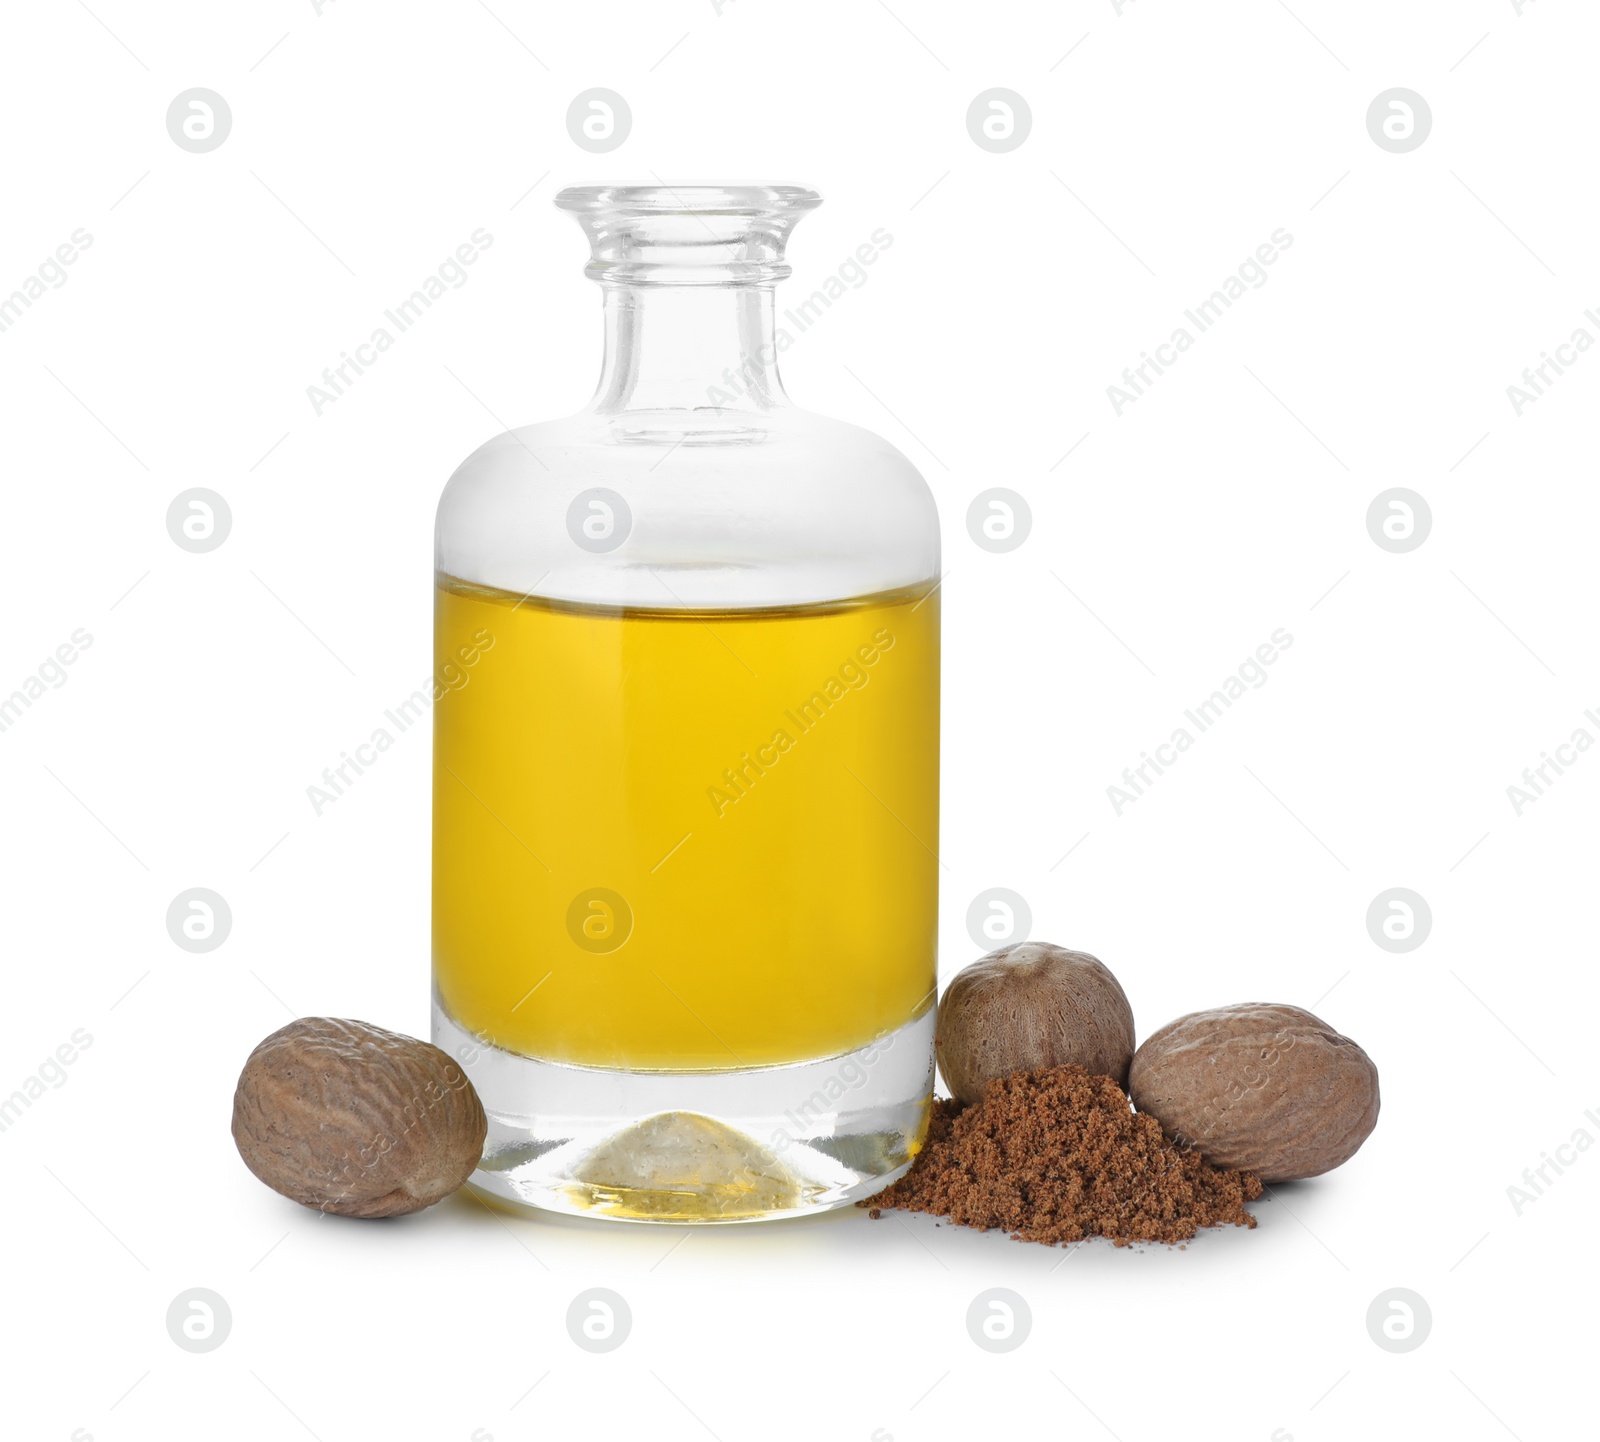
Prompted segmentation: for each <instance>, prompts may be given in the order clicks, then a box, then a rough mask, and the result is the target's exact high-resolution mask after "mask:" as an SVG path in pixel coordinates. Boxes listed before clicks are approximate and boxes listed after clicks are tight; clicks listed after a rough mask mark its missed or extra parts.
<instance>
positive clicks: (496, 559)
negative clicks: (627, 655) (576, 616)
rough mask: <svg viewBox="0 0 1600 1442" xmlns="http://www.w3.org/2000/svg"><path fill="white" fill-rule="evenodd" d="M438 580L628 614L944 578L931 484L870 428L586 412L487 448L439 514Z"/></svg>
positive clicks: (463, 469) (741, 604) (807, 416)
mask: <svg viewBox="0 0 1600 1442" xmlns="http://www.w3.org/2000/svg"><path fill="white" fill-rule="evenodd" d="M435 556H436V563H437V566H438V569H439V570H440V571H441V572H444V573H445V574H447V575H451V576H455V577H456V578H458V579H460V580H464V581H469V582H473V583H475V584H478V585H486V586H493V587H497V588H499V589H504V590H512V591H517V592H519V593H522V592H531V593H534V594H539V595H546V596H550V597H553V598H557V599H563V600H573V601H580V602H582V601H587V602H593V603H596V604H619V605H652V606H655V605H659V606H669V607H670V606H674V605H681V606H687V607H692V608H699V607H711V608H720V607H729V608H735V609H738V608H745V607H750V606H765V605H792V604H806V603H810V602H815V601H827V600H837V599H843V598H846V597H849V596H856V595H866V594H871V593H873V592H876V591H880V590H892V589H898V588H900V587H904V586H911V585H915V584H917V583H919V582H923V581H929V580H931V579H933V578H936V577H937V575H938V572H939V522H938V511H937V508H936V507H935V505H934V501H933V496H932V493H931V492H930V491H929V489H928V486H927V483H926V481H924V479H923V478H922V475H921V473H920V472H919V471H918V470H917V468H916V467H915V466H914V465H912V463H911V462H910V461H909V460H908V459H907V458H906V457H905V456H904V455H903V454H902V453H901V452H900V451H899V450H897V449H896V448H895V447H894V446H892V445H890V444H889V442H887V441H886V440H884V439H883V438H882V437H880V436H877V435H875V434H874V433H873V432H871V431H868V430H865V429H863V428H862V427H859V426H855V425H851V424H849V423H848V422H844V421H837V420H833V419H830V418H828V417H825V416H818V415H814V414H812V413H811V412H807V411H801V410H798V409H793V408H789V407H784V408H782V409H781V410H774V411H767V412H755V411H750V412H742V411H731V410H729V411H692V412H682V411H679V412H666V411H663V412H649V411H637V412H619V413H600V412H580V413H579V414H578V415H575V416H569V417H565V418H563V419H560V420H554V421H545V422H540V423H538V424H534V425H528V426H521V427H518V428H517V429H515V430H512V431H507V432H503V433H502V434H500V435H498V436H495V437H493V438H492V439H490V440H489V441H486V442H485V443H484V444H483V445H482V446H480V447H479V448H478V449H477V450H476V451H474V452H473V453H472V454H471V455H470V456H468V457H467V459H466V460H465V461H463V462H462V463H461V465H460V466H459V467H457V469H456V471H455V473H454V474H453V475H452V476H451V477H450V480H449V482H448V483H447V484H446V486H445V489H444V493H443V495H442V496H441V498H440V501H439V510H438V518H437V525H436V529H435Z"/></svg>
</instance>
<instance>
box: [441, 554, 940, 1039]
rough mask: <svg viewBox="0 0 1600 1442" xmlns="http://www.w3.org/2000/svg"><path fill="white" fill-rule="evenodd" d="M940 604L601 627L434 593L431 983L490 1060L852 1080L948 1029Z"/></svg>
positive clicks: (705, 616) (890, 598) (873, 601)
mask: <svg viewBox="0 0 1600 1442" xmlns="http://www.w3.org/2000/svg"><path fill="white" fill-rule="evenodd" d="M938 605H939V601H938V596H937V594H934V593H930V591H929V589H928V587H927V586H922V587H918V588H916V589H914V590H911V591H902V592H894V593H884V594H879V595H872V596H864V597H860V598H857V599H854V600H851V601H847V602H841V603H836V604H830V605H826V606H814V607H803V608H800V607H797V608H792V609H772V610H760V611H696V612H685V611H654V610H632V609H630V610H617V609H602V608H593V607H584V606H577V605H570V604H565V603H554V602H550V601H546V600H541V599H537V598H525V597H520V596H516V595H513V594H511V593H508V592H503V591H494V590H488V589H485V588H482V587H477V586H472V585H468V584H466V583H463V582H460V581H456V580H454V579H451V578H449V577H441V579H440V582H439V587H438V592H437V597H436V613H435V616H436V623H435V641H436V658H435V659H436V664H437V668H438V670H437V673H436V674H437V676H438V678H439V681H440V684H439V686H438V687H437V688H436V691H437V693H438V695H439V699H438V701H437V703H436V710H435V720H434V798H433V807H434V812H433V815H434V848H433V959H434V977H435V983H436V985H437V987H438V990H439V993H440V997H441V999H442V1001H443V1002H444V1005H445V1007H446V1008H447V1010H448V1011H449V1012H450V1013H451V1014H452V1015H453V1016H454V1017H455V1018H456V1020H457V1021H459V1022H460V1023H461V1024H462V1025H463V1026H465V1027H466V1028H468V1029H469V1030H470V1031H472V1032H474V1033H475V1034H477V1035H478V1036H479V1037H480V1038H481V1039H482V1040H484V1041H486V1042H489V1043H492V1044H494V1045H496V1046H500V1047H504V1048H507V1049H509V1050H511V1051H515V1052H518V1053H520V1054H522V1055H525V1056H532V1057H538V1058H542V1059H545V1060H550V1061H559V1062H570V1063H576V1064H579V1065H586V1066H607V1067H627V1068H631V1069H642V1070H674V1069H688V1070H706V1069H724V1068H735V1067H746V1066H761V1065H771V1064H776V1063H783V1062H793V1061H801V1060H806V1059H810V1058H816V1057H823V1056H830V1055H835V1054H837V1053H840V1052H844V1051H849V1050H852V1049H854V1048H855V1047H858V1046H862V1045H865V1044H866V1043H867V1042H869V1041H870V1040H871V1039H872V1038H873V1037H875V1036H878V1035H880V1034H882V1033H884V1032H887V1031H891V1030H893V1029H894V1028H896V1027H899V1026H901V1025H903V1024H904V1023H905V1022H907V1021H909V1020H911V1019H912V1018H913V1017H914V1016H917V1015H920V1014H921V1012H922V1011H923V1010H925V1009H926V1007H927V1006H928V1005H930V1004H931V1002H932V997H933V987H934V962H935V934H934V933H935V916H936V911H937V899H938V860H937V857H936V854H935V853H936V851H937V846H938V827H939V813H938V754H939V740H938V738H939V727H938V721H939V611H938Z"/></svg>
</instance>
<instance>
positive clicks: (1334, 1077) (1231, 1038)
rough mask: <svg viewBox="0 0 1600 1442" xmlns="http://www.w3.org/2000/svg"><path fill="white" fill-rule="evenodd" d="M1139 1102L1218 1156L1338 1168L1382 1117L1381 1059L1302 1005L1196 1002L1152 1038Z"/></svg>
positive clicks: (1266, 1174) (1285, 1176) (1279, 1171)
mask: <svg viewBox="0 0 1600 1442" xmlns="http://www.w3.org/2000/svg"><path fill="white" fill-rule="evenodd" d="M1128 1090H1129V1092H1130V1094H1131V1095H1132V1097H1133V1104H1134V1105H1135V1106H1136V1107H1138V1109H1139V1110H1140V1111H1142V1112H1147V1113H1149V1114H1150V1115H1151V1116H1153V1117H1155V1118H1156V1120H1157V1121H1159V1122H1160V1123H1161V1126H1162V1129H1163V1130H1164V1131H1165V1132H1166V1134H1167V1135H1168V1136H1169V1137H1171V1138H1172V1139H1173V1140H1174V1141H1176V1142H1179V1143H1180V1144H1182V1145H1185V1146H1194V1147H1198V1148H1199V1149H1200V1151H1201V1152H1202V1153H1204V1154H1205V1157H1206V1160H1207V1161H1209V1162H1211V1163H1212V1164H1213V1165H1214V1166H1219V1167H1227V1168H1239V1169H1242V1170H1244V1171H1249V1172H1254V1173H1255V1174H1256V1175H1257V1176H1259V1177H1260V1178H1261V1180H1262V1181H1264V1182H1288V1181H1294V1180H1297V1179H1298V1178H1300V1177H1315V1176H1318V1175H1320V1174H1321V1173H1323V1172H1328V1171H1332V1170H1333V1168H1335V1167H1337V1166H1339V1165H1340V1164H1341V1163H1343V1162H1347V1161H1349V1159H1350V1158H1351V1157H1352V1156H1354V1155H1355V1153H1356V1149H1357V1148H1358V1147H1360V1145H1361V1143H1362V1142H1364V1141H1365V1140H1366V1139H1367V1137H1368V1136H1369V1135H1370V1134H1371V1132H1372V1129H1373V1127H1375V1126H1376V1125H1377V1122H1378V1069H1377V1067H1376V1066H1374V1065H1373V1063H1372V1058H1371V1057H1369V1056H1368V1055H1367V1054H1366V1052H1364V1051H1362V1049H1361V1048H1360V1047H1359V1046H1357V1045H1356V1044H1355V1042H1353V1041H1351V1040H1350V1038H1349V1037H1347V1036H1341V1035H1340V1034H1339V1033H1338V1032H1336V1031H1335V1030H1334V1029H1333V1028H1332V1027H1331V1026H1329V1025H1328V1024H1327V1023H1326V1022H1324V1021H1321V1020H1319V1019H1318V1018H1317V1017H1315V1016H1313V1015H1312V1014H1311V1013H1310V1012H1309V1011H1304V1010H1302V1009H1301V1008H1300V1007H1297V1006H1283V1005H1278V1004H1273V1003H1245V1004H1243V1005H1239V1006H1224V1007H1217V1008H1215V1009H1213V1010H1210V1011H1197V1012H1193V1013H1191V1014H1190V1015H1188V1016H1184V1017H1179V1018H1178V1020H1177V1021H1174V1022H1169V1023H1168V1024H1167V1025H1166V1026H1164V1027H1162V1028H1161V1030H1160V1031H1158V1032H1154V1033H1153V1034H1152V1035H1150V1036H1148V1037H1146V1038H1145V1043H1144V1045H1143V1046H1141V1047H1140V1048H1139V1050H1138V1052H1137V1053H1136V1054H1135V1056H1134V1058H1133V1067H1132V1070H1131V1072H1130V1074H1129V1078H1128Z"/></svg>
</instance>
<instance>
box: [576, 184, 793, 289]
mask: <svg viewBox="0 0 1600 1442" xmlns="http://www.w3.org/2000/svg"><path fill="white" fill-rule="evenodd" d="M555 203H556V206H557V207H558V208H559V209H561V210H565V211H567V212H568V213H569V214H571V215H573V216H574V217H576V219H577V221H578V223H579V224H580V225H581V226H582V227H583V229H584V232H585V234H587V235H588V237H589V245H590V250H591V259H590V261H589V264H588V265H587V266H586V267H585V268H584V274H586V275H587V276H588V277H589V278H590V279H591V280H597V281H600V282H601V283H602V284H609V285H635V286H663V285H709V286H758V285H772V284H774V283H775V282H777V281H780V280H783V279H785V278H786V277H787V276H788V275H789V273H790V267H789V266H788V265H786V264H785V263H784V259H783V252H784V246H785V245H786V244H787V243H788V240H789V232H790V231H791V230H793V229H794V227H795V225H796V223H797V222H798V221H799V220H800V218H801V217H802V216H803V215H805V214H806V213H807V212H808V211H811V210H815V209H816V207H817V206H819V205H821V204H822V197H821V196H820V195H818V194H817V192H816V191H814V190H807V189H806V188H805V187H804V186H798V185H700V184H697V185H662V184H657V185H580V186H572V187H569V188H568V189H566V190H563V191H562V192H561V193H560V194H558V195H557V196H556V199H555Z"/></svg>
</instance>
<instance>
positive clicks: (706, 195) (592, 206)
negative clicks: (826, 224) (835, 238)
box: [555, 182, 822, 215]
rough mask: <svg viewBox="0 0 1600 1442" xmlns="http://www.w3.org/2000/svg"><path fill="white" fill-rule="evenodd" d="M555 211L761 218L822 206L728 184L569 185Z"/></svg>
mask: <svg viewBox="0 0 1600 1442" xmlns="http://www.w3.org/2000/svg"><path fill="white" fill-rule="evenodd" d="M555 204H556V207H557V209H560V210H565V211H571V212H574V213H577V214H593V213H595V212H609V213H612V214H623V215H629V214H632V215H762V214H770V213H772V212H774V211H776V212H784V211H806V210H814V209H815V208H816V207H817V206H819V205H821V204H822V197H821V195H819V194H818V193H817V192H816V191H814V190H810V189H808V188H806V187H805V186H803V185H744V184H730V183H712V184H705V183H699V182H696V183H694V184H685V185H665V184H661V183H659V182H658V183H655V184H651V185H572V186H568V187H567V188H566V189H565V190H563V191H561V192H560V193H559V194H558V195H557V196H556V198H555Z"/></svg>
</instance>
